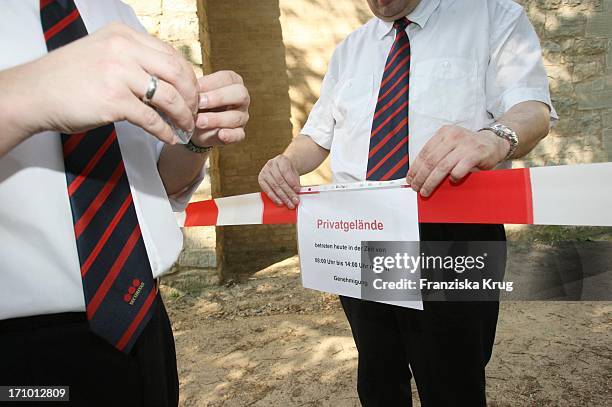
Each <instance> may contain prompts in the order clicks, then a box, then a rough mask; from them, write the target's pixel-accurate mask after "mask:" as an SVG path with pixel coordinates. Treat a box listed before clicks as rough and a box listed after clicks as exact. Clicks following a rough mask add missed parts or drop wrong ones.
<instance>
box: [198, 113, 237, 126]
mask: <svg viewBox="0 0 612 407" xmlns="http://www.w3.org/2000/svg"><path fill="white" fill-rule="evenodd" d="M248 120H249V114H248V113H246V112H241V111H238V110H227V111H224V112H218V113H213V112H206V113H199V114H198V117H197V120H196V126H197V127H198V128H199V129H217V128H218V129H235V128H237V127H244V126H245V125H246V124H247V121H248Z"/></svg>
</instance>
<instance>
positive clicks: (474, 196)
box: [179, 163, 612, 227]
mask: <svg viewBox="0 0 612 407" xmlns="http://www.w3.org/2000/svg"><path fill="white" fill-rule="evenodd" d="M402 186H405V183H404V182H403V180H398V181H390V182H368V181H366V182H358V183H354V184H339V185H321V186H311V187H303V188H302V190H301V192H300V193H301V194H312V193H321V192H329V191H342V190H347V189H364V188H397V187H402ZM418 210H419V221H420V222H423V223H494V224H496V223H506V224H536V225H583V226H612V163H600V164H583V165H568V166H556V167H539V168H520V169H512V170H494V171H481V172H475V173H472V174H470V175H469V176H468V177H466V178H465V179H464V180H462V181H461V182H460V183H458V184H453V183H451V182H450V181H449V180H446V181H444V182H443V183H442V184H441V185H440V187H439V188H438V189H436V191H435V192H434V193H433V194H432V195H431V196H430V197H428V198H422V197H421V196H419V197H418ZM296 221H297V210H290V209H287V208H286V207H284V206H283V207H277V206H276V205H275V204H274V203H273V202H272V201H271V200H270V199H269V198H268V197H267V196H266V195H265V194H264V193H253V194H246V195H237V196H231V197H227V198H218V199H213V200H208V201H201V202H193V203H191V204H189V206H188V207H187V209H186V211H185V214H184V215H183V219H181V220H179V223H181V226H185V227H190V226H229V225H257V224H267V225H269V224H290V223H296Z"/></svg>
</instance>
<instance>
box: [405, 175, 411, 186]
mask: <svg viewBox="0 0 612 407" xmlns="http://www.w3.org/2000/svg"><path fill="white" fill-rule="evenodd" d="M406 183H408V184H412V177H411V176H410V175H408V176H407V177H406Z"/></svg>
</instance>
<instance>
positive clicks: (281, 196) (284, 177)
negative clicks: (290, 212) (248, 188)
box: [258, 154, 300, 209]
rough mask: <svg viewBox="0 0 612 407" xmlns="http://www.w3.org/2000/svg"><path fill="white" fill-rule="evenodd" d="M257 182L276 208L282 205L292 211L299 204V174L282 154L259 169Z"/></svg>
mask: <svg viewBox="0 0 612 407" xmlns="http://www.w3.org/2000/svg"><path fill="white" fill-rule="evenodd" d="M258 180H259V185H260V186H261V189H262V190H263V191H264V192H265V193H266V195H268V197H269V198H270V199H271V200H272V201H274V203H276V204H277V205H278V206H281V205H283V204H284V205H286V206H287V207H288V208H289V209H293V208H295V207H296V206H297V205H298V204H299V203H300V199H299V198H298V195H297V193H298V192H299V191H300V174H299V173H298V171H297V170H296V169H295V166H294V165H293V163H292V162H291V160H290V159H289V158H287V157H286V156H285V155H284V154H280V155H277V156H276V157H274V158H273V159H271V160H269V161H268V162H267V163H266V165H265V166H264V167H263V168H262V169H261V172H260V173H259V178H258Z"/></svg>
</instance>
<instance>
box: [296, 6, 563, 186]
mask: <svg viewBox="0 0 612 407" xmlns="http://www.w3.org/2000/svg"><path fill="white" fill-rule="evenodd" d="M407 17H408V19H409V20H410V21H412V22H413V23H412V24H410V25H409V26H408V27H407V28H406V31H407V33H408V37H409V39H410V47H411V64H410V89H409V132H410V135H409V146H410V147H409V158H410V162H412V160H414V158H415V157H416V156H417V155H418V153H419V151H420V150H421V148H422V147H423V145H424V144H425V143H426V142H427V141H428V140H429V139H430V138H431V137H432V136H433V135H434V134H435V132H436V131H437V130H438V129H439V128H440V127H441V126H443V125H445V124H454V125H458V126H462V127H464V128H467V129H470V130H474V131H476V130H479V129H481V128H483V127H485V126H486V125H488V124H490V123H492V122H493V121H494V120H495V119H496V118H499V117H500V116H502V115H503V114H504V113H505V112H507V111H508V110H509V109H510V108H511V107H512V106H514V105H516V104H517V103H520V102H524V101H530V100H535V101H540V102H544V103H546V104H547V105H548V106H550V107H551V119H553V120H554V119H556V113H555V111H554V109H553V108H552V104H551V101H550V94H549V89H548V78H547V75H546V71H545V70H544V66H543V63H542V53H541V49H540V42H539V40H538V37H537V34H536V33H535V31H534V29H533V27H532V25H531V23H530V22H529V20H528V19H527V15H526V14H525V11H524V10H523V9H522V7H521V6H520V5H518V4H516V3H515V2H514V1H512V0H422V1H421V2H420V4H419V5H418V6H417V8H416V9H415V10H414V11H413V12H412V13H410V15H408V16H407ZM394 39H395V30H394V29H393V23H392V22H384V21H382V20H380V19H378V18H373V19H371V20H370V21H369V22H367V23H366V24H365V25H363V26H361V27H360V28H358V29H357V30H356V31H354V32H353V33H351V34H350V35H349V36H348V37H347V38H346V39H345V40H344V41H342V42H341V43H340V45H338V47H337V48H336V50H335V51H334V54H333V56H332V58H331V61H330V63H329V67H328V71H327V73H326V75H325V78H324V80H323V85H322V88H321V96H320V98H319V100H318V101H317V103H316V104H315V105H314V107H313V109H312V111H311V113H310V115H309V117H308V120H307V122H306V124H305V125H304V128H303V129H302V131H301V134H303V135H306V136H309V137H311V138H312V139H313V140H314V141H315V142H316V143H317V144H319V145H320V146H322V147H324V148H326V149H328V150H330V156H331V169H332V174H333V181H334V182H355V181H361V180H364V179H365V177H366V172H367V165H368V152H369V143H370V132H371V130H372V119H373V116H374V110H375V109H376V101H377V98H378V91H379V88H380V83H381V81H382V76H383V70H384V66H385V63H386V60H387V56H388V55H389V51H390V49H391V45H392V44H393V41H394Z"/></svg>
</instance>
